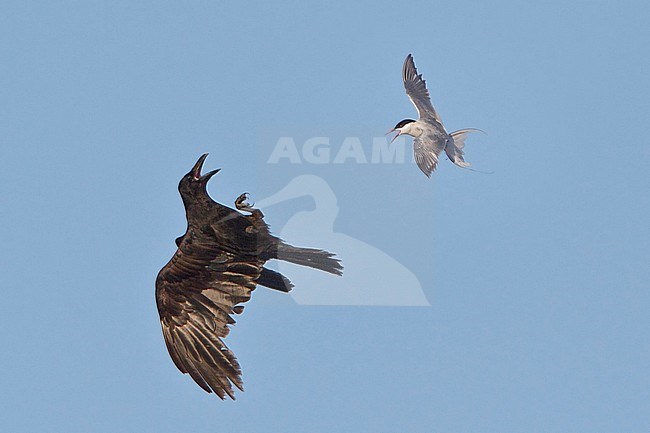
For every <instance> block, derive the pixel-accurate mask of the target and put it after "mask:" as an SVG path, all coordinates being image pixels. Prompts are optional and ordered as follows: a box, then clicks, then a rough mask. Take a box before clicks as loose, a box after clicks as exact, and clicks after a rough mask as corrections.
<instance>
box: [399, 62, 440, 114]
mask: <svg viewBox="0 0 650 433" xmlns="http://www.w3.org/2000/svg"><path fill="white" fill-rule="evenodd" d="M402 79H403V80H404V88H405V89H406V95H407V96H408V97H409V99H410V100H411V102H412V103H413V105H414V106H415V108H416V109H417V110H418V115H419V116H420V118H421V119H435V120H436V121H438V122H440V123H441V124H442V121H441V120H440V117H439V116H438V113H437V112H436V109H435V108H433V104H432V103H431V97H430V96H429V91H428V90H427V85H426V81H424V79H423V78H422V74H418V70H417V69H416V68H415V62H414V61H413V56H412V55H411V54H409V55H408V56H406V60H404V67H403V68H402Z"/></svg>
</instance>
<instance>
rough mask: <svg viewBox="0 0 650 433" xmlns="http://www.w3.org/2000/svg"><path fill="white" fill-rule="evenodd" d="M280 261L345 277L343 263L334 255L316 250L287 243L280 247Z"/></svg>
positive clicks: (278, 255)
mask: <svg viewBox="0 0 650 433" xmlns="http://www.w3.org/2000/svg"><path fill="white" fill-rule="evenodd" d="M274 258H276V259H278V260H284V261H286V262H290V263H295V264H296V265H302V266H309V267H310V268H315V269H320V270H321V271H325V272H329V273H330V274H334V275H343V266H341V261H340V260H339V259H335V258H334V254H332V253H329V252H327V251H323V250H318V249H315V248H299V247H294V246H291V245H287V244H285V243H280V245H279V246H278V251H277V257H274Z"/></svg>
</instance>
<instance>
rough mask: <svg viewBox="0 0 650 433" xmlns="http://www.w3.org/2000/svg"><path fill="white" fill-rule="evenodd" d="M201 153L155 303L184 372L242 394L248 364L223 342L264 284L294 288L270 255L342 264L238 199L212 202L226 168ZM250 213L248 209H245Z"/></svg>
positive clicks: (315, 264)
mask: <svg viewBox="0 0 650 433" xmlns="http://www.w3.org/2000/svg"><path fill="white" fill-rule="evenodd" d="M207 156H208V154H207V153H206V154H204V155H202V156H201V157H200V158H199V160H198V161H197V162H196V164H195V165H194V167H193V168H192V170H190V172H189V173H187V174H186V175H185V176H183V178H182V179H181V181H180V183H179V185H178V190H179V192H180V195H181V198H182V199H183V205H184V206H185V214H186V218H187V230H186V231H185V234H184V235H183V236H181V237H179V238H177V239H176V245H177V247H178V249H177V250H176V253H175V254H174V256H173V257H172V258H171V260H170V261H169V263H167V265H165V267H164V268H162V270H161V271H160V273H159V274H158V277H157V278H156V304H157V307H158V313H159V315H160V323H161V325H162V332H163V336H164V339H165V344H166V346H167V350H168V351H169V354H170V355H171V358H172V360H173V361H174V364H175V365H176V367H178V369H179V370H180V371H181V372H183V373H186V374H189V375H190V376H191V377H192V379H194V381H195V382H196V383H197V384H198V385H199V386H200V387H201V388H203V389H204V390H205V391H207V392H208V393H212V392H213V393H215V394H216V395H217V396H219V397H220V398H221V399H222V400H223V399H225V398H226V396H228V397H230V398H231V399H233V400H234V399H235V395H234V389H233V385H234V386H235V387H237V388H238V389H239V390H241V391H243V382H242V378H241V367H240V365H239V363H238V361H237V358H236V357H235V355H234V353H233V352H232V351H231V350H230V349H228V347H227V346H226V345H225V343H224V342H223V339H224V338H225V337H226V336H227V335H228V333H229V331H230V329H229V325H232V324H234V323H235V320H234V319H233V315H235V314H241V313H242V312H243V309H244V307H243V305H241V304H243V303H245V302H247V301H248V300H249V299H250V298H251V293H252V291H253V290H254V289H255V287H256V286H257V285H261V286H265V287H268V288H270V289H275V290H279V291H281V292H288V291H290V290H291V288H292V287H293V285H292V284H291V282H290V281H289V279H288V278H286V277H285V276H284V275H282V274H280V273H278V272H276V271H273V270H271V269H268V268H265V267H264V264H265V263H266V261H267V260H270V259H279V260H285V261H288V262H291V263H295V264H298V265H303V266H309V267H311V268H315V269H319V270H322V271H325V272H329V273H331V274H335V275H341V274H342V271H343V267H342V266H341V263H340V261H339V260H338V259H336V258H335V257H334V254H332V253H329V252H327V251H323V250H319V249H313V248H298V247H294V246H291V245H289V244H287V243H285V242H283V241H282V240H281V239H279V238H277V237H275V236H273V235H272V234H271V233H270V232H269V227H268V225H267V224H266V223H265V222H264V219H263V218H264V215H263V214H262V212H261V211H260V210H258V209H255V208H253V207H252V206H251V205H250V204H248V202H247V199H248V194H247V193H244V194H242V195H240V196H239V197H238V198H237V200H235V207H236V208H237V210H235V209H232V208H230V207H227V206H224V205H222V204H219V203H217V202H215V201H214V200H212V198H210V196H209V195H208V192H207V183H208V181H209V180H210V178H212V176H214V175H215V174H216V173H217V172H219V170H218V169H217V170H212V171H210V172H208V173H205V174H201V170H202V167H203V163H204V162H205V159H206V157H207ZM240 211H242V212H245V213H242V212H240Z"/></svg>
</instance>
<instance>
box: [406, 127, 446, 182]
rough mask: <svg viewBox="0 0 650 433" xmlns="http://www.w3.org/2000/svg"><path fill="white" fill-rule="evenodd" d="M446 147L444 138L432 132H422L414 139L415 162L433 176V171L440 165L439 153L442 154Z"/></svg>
mask: <svg viewBox="0 0 650 433" xmlns="http://www.w3.org/2000/svg"><path fill="white" fill-rule="evenodd" d="M444 148H445V140H444V138H440V137H436V136H435V135H432V134H422V135H420V136H419V137H416V138H415V139H414V140H413V152H414V153H415V162H416V163H417V165H418V167H420V170H422V173H424V174H426V175H427V177H431V173H433V172H434V171H435V170H436V167H437V166H438V155H440V153H441V152H442V150H443V149H444Z"/></svg>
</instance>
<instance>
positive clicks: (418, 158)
mask: <svg viewBox="0 0 650 433" xmlns="http://www.w3.org/2000/svg"><path fill="white" fill-rule="evenodd" d="M402 80H403V81H404V88H405V89H406V95H407V96H408V97H409V99H410V100H411V102H412V103H413V105H415V108H416V109H417V110H418V116H419V119H418V120H413V119H404V120H402V121H400V122H399V123H398V124H397V125H395V127H394V128H393V129H391V130H390V131H388V132H387V133H386V134H390V133H391V132H394V131H397V135H396V136H394V137H393V139H392V140H391V142H393V141H394V140H395V139H396V138H397V137H399V136H400V135H401V134H407V135H410V136H412V137H414V140H413V152H414V153H415V162H416V163H417V165H418V167H420V170H422V172H423V173H424V174H426V175H427V177H431V173H433V172H434V171H435V170H436V167H437V165H438V156H439V155H440V153H442V151H443V150H444V151H445V153H446V154H447V156H448V157H449V159H450V160H451V162H453V163H454V164H456V165H457V166H459V167H461V168H467V167H468V166H469V163H468V162H465V159H464V158H463V155H464V152H463V148H464V147H465V139H466V138H467V134H469V133H470V132H477V131H479V132H483V131H481V130H480V129H475V128H466V129H461V130H458V131H454V132H452V133H451V134H449V133H447V130H446V129H445V126H444V125H443V124H442V120H441V119H440V116H439V115H438V113H437V112H436V109H435V108H433V104H432V103H431V98H430V97H429V91H428V90H427V86H426V82H425V81H424V79H423V78H422V74H418V71H417V69H415V63H414V62H413V56H412V55H410V54H409V55H408V56H406V60H404V66H403V68H402Z"/></svg>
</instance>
